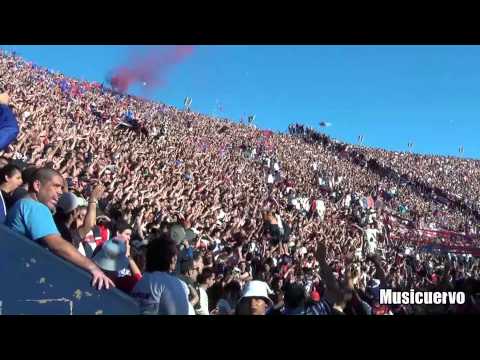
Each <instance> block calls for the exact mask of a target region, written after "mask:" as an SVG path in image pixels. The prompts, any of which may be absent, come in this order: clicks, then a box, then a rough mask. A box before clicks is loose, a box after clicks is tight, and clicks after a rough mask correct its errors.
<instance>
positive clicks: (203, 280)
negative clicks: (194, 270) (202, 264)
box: [197, 268, 213, 284]
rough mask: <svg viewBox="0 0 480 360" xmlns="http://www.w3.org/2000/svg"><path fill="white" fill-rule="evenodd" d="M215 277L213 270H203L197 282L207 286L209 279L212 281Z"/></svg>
mask: <svg viewBox="0 0 480 360" xmlns="http://www.w3.org/2000/svg"><path fill="white" fill-rule="evenodd" d="M212 276H213V271H212V270H211V269H208V268H206V269H203V271H202V273H201V274H198V276H197V282H198V283H199V284H205V283H206V282H207V280H208V279H210V278H211V277H212Z"/></svg>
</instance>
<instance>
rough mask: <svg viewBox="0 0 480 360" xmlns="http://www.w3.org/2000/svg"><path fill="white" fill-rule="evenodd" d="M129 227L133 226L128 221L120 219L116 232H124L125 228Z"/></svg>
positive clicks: (116, 225) (116, 224)
mask: <svg viewBox="0 0 480 360" xmlns="http://www.w3.org/2000/svg"><path fill="white" fill-rule="evenodd" d="M128 229H131V226H130V225H128V223H127V222H126V221H125V220H123V219H119V220H117V222H116V223H115V234H116V233H119V234H121V233H122V232H124V231H125V230H128Z"/></svg>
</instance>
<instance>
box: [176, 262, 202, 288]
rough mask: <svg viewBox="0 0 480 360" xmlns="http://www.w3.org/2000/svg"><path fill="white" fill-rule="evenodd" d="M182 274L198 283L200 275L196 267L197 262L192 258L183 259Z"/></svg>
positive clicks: (181, 264) (181, 263)
mask: <svg viewBox="0 0 480 360" xmlns="http://www.w3.org/2000/svg"><path fill="white" fill-rule="evenodd" d="M180 273H181V274H182V275H183V276H185V277H187V278H189V279H190V280H191V281H192V282H196V281H197V277H198V274H199V271H198V268H197V267H195V262H194V261H193V259H192V258H186V259H182V260H181V262H180Z"/></svg>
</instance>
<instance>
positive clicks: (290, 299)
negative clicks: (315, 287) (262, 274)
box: [284, 283, 306, 309]
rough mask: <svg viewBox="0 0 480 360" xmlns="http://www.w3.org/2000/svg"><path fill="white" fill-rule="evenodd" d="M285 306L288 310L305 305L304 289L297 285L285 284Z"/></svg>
mask: <svg viewBox="0 0 480 360" xmlns="http://www.w3.org/2000/svg"><path fill="white" fill-rule="evenodd" d="M284 300H285V306H286V307H287V308H289V309H295V308H297V307H299V306H301V305H303V304H305V300H306V297H305V288H304V287H303V286H302V285H301V284H298V283H294V284H292V283H290V284H287V285H286V286H285V288H284Z"/></svg>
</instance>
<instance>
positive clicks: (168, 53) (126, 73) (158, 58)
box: [109, 46, 193, 92]
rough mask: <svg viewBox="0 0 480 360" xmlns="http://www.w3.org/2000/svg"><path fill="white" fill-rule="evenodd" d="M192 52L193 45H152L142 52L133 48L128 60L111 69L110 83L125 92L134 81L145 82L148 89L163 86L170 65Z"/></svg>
mask: <svg viewBox="0 0 480 360" xmlns="http://www.w3.org/2000/svg"><path fill="white" fill-rule="evenodd" d="M192 52H193V46H154V47H152V48H150V49H149V51H148V52H147V53H143V54H142V53H141V52H140V51H139V50H137V49H136V50H133V51H132V57H131V59H130V61H128V62H127V64H125V65H122V66H120V67H118V68H116V69H115V70H113V73H112V75H111V77H110V79H109V82H110V85H111V86H112V88H114V89H115V90H117V91H121V92H126V91H127V90H128V89H129V88H130V87H131V86H132V85H135V84H136V83H140V84H142V83H145V84H146V85H145V86H146V87H147V88H148V89H150V90H152V89H153V88H155V87H158V86H163V85H165V78H166V76H167V74H168V72H169V71H170V70H171V69H172V67H173V66H174V65H176V64H179V63H181V62H182V61H183V60H184V59H185V58H187V57H188V56H189V55H191V54H192Z"/></svg>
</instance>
